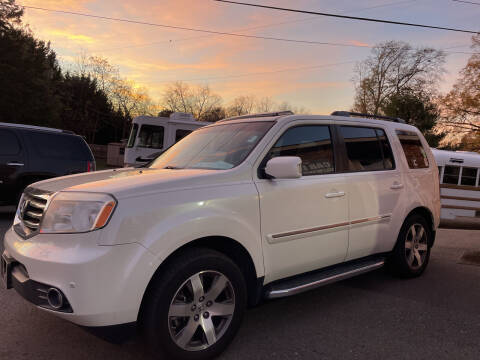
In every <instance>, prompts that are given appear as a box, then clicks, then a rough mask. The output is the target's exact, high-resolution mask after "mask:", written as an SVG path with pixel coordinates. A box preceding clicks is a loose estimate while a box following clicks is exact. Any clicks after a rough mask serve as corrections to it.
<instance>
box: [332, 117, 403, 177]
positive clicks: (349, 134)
mask: <svg viewBox="0 0 480 360" xmlns="http://www.w3.org/2000/svg"><path fill="white" fill-rule="evenodd" d="M340 133H341V135H342V137H343V139H344V142H345V147H346V150H347V157H348V170H349V171H352V172H356V171H377V170H392V169H394V168H395V163H394V160H393V154H392V149H391V148H390V144H389V142H388V139H387V136H386V135H385V132H384V131H383V130H382V129H375V128H368V127H357V126H341V127H340Z"/></svg>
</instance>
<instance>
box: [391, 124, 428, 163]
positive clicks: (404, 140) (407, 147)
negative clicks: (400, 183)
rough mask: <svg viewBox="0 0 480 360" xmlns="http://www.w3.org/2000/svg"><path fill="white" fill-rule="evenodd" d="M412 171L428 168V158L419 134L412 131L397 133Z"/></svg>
mask: <svg viewBox="0 0 480 360" xmlns="http://www.w3.org/2000/svg"><path fill="white" fill-rule="evenodd" d="M397 135H398V139H399V140H400V143H401V144H402V148H403V152H404V153H405V157H406V158H407V162H408V166H409V167H410V169H422V168H428V158H427V153H426V152H425V149H424V148H423V145H422V143H421V141H420V138H419V137H418V135H417V134H415V133H414V132H410V131H400V130H399V131H397Z"/></svg>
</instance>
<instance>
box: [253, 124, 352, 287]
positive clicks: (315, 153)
mask: <svg viewBox="0 0 480 360" xmlns="http://www.w3.org/2000/svg"><path fill="white" fill-rule="evenodd" d="M330 134H331V132H330V127H329V126H328V125H300V126H293V127H290V128H289V129H287V130H286V131H285V132H284V133H283V134H282V135H281V136H280V138H279V139H278V140H276V141H275V144H274V145H273V147H272V148H271V149H270V151H269V153H268V154H267V156H266V158H265V159H264V161H263V162H262V165H261V167H262V166H264V165H265V163H266V161H267V160H268V159H270V158H273V157H276V156H298V157H300V158H301V159H302V171H303V176H302V177H301V178H298V179H265V178H261V179H258V180H256V186H257V189H258V192H259V196H260V212H261V231H262V242H263V249H264V262H265V274H266V275H265V282H270V281H274V280H277V279H281V278H285V277H288V276H292V275H296V274H300V273H304V272H307V271H311V270H314V269H318V268H322V267H326V266H329V265H333V264H336V263H340V262H342V261H343V260H344V259H345V256H346V252H347V247H348V194H347V188H346V181H345V176H344V175H343V174H337V173H335V162H334V156H333V145H332V140H331V139H332V137H331V135H330ZM260 177H262V176H260Z"/></svg>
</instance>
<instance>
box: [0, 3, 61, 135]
mask: <svg viewBox="0 0 480 360" xmlns="http://www.w3.org/2000/svg"><path fill="white" fill-rule="evenodd" d="M0 4H1V5H0V11H1V12H0V19H1V20H0V23H1V24H2V25H1V29H0V49H1V51H0V74H1V76H0V119H1V120H0V121H8V122H15V123H22V124H32V125H43V126H54V127H59V126H61V122H60V113H61V108H62V104H61V101H60V94H59V84H60V82H61V80H62V72H61V69H60V66H59V65H58V61H57V57H56V54H55V52H54V51H53V50H52V49H51V48H50V44H49V43H45V42H43V41H40V40H37V39H35V38H34V37H33V35H32V33H31V32H30V31H29V30H28V29H26V28H22V27H20V26H13V25H12V23H9V21H13V23H15V24H19V21H20V16H21V14H22V12H21V11H20V10H18V9H17V8H16V7H15V5H14V2H13V1H2V2H0Z"/></svg>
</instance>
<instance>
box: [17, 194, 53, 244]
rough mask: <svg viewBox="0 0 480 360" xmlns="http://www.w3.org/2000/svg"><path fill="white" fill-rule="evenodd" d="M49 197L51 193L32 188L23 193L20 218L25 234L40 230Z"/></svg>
mask: <svg viewBox="0 0 480 360" xmlns="http://www.w3.org/2000/svg"><path fill="white" fill-rule="evenodd" d="M49 197H50V194H49V193H45V192H42V191H40V190H36V189H30V188H28V189H26V190H25V192H24V193H23V198H22V202H21V204H20V207H19V218H20V221H21V224H22V228H23V229H22V230H23V232H24V233H25V235H27V236H28V235H31V234H32V233H35V232H37V231H38V230H39V227H40V222H41V221H42V217H43V213H44V211H45V208H46V207H47V202H48V198H49Z"/></svg>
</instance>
